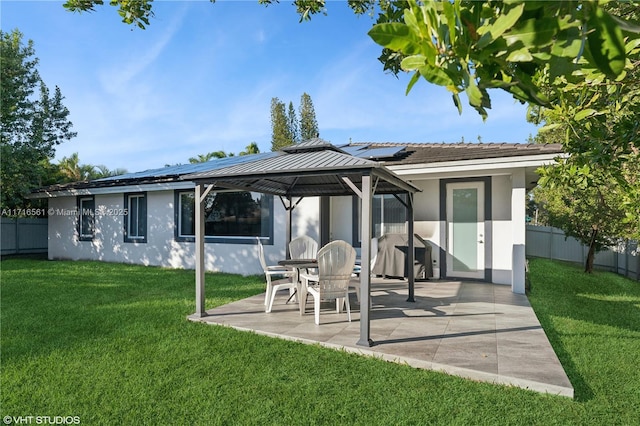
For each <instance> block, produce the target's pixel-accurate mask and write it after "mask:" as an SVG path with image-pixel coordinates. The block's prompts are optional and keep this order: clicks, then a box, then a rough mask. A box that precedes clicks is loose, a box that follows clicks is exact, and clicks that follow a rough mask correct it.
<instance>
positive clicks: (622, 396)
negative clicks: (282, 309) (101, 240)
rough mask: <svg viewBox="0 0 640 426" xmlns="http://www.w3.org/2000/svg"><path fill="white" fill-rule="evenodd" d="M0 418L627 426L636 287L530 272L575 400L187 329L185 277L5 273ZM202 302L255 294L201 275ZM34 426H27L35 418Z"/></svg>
mask: <svg viewBox="0 0 640 426" xmlns="http://www.w3.org/2000/svg"><path fill="white" fill-rule="evenodd" d="M0 266H1V268H2V270H1V274H2V275H1V284H0V289H1V294H0V302H1V303H0V309H1V312H0V321H1V332H2V335H1V338H2V340H1V350H2V353H1V370H0V373H1V383H0V391H1V395H0V398H1V400H0V416H1V417H2V418H4V417H5V416H14V417H17V416H51V417H53V416H63V417H64V416H78V417H79V418H80V420H81V424H83V425H94V424H97V425H114V424H123V425H140V424H148V425H183V424H184V425H197V424H199V425H210V424H229V425H235V424H240V425H245V424H255V425H264V424H283V425H290V424H305V425H306V424H329V425H337V424H363V425H374V424H375V425H391V424H393V425H400V424H414V425H426V424H444V425H452V424H453V425H476V424H479V425H483V424H486V425H497V424H500V425H503V424H513V425H532V424H539V425H553V424H557V425H567V424H579V425H585V424H594V425H603V424H620V425H631V424H638V420H639V419H640V373H639V371H640V284H638V283H637V282H633V281H630V280H627V279H624V278H621V277H618V276H615V275H613V274H608V273H596V274H594V275H592V276H587V275H585V274H583V273H582V272H580V270H579V269H578V268H574V267H571V266H566V265H564V264H559V263H553V262H549V261H543V260H535V261H532V262H531V274H530V280H531V283H532V289H533V290H532V294H531V297H530V299H531V302H532V304H533V306H534V307H535V309H536V312H537V313H538V316H539V318H540V320H541V322H542V324H543V326H544V327H545V330H546V331H547V334H548V335H549V338H550V340H551V342H552V344H553V345H554V347H555V348H556V352H557V353H558V355H559V357H560V359H561V361H562V363H563V365H564V366H565V368H566V370H567V372H568V375H569V378H570V379H571V381H572V383H573V385H574V387H575V390H576V398H575V400H570V399H568V398H564V397H557V396H550V395H543V394H538V393H535V392H530V391H526V390H522V389H519V388H510V387H505V386H495V385H490V384H485V383H476V382H471V381H467V380H464V379H460V378H457V377H451V376H447V375H444V374H441V373H436V372H431V371H423V370H415V369H412V368H410V367H407V366H403V365H397V364H393V363H387V362H384V361H381V360H377V359H372V358H366V357H360V356H357V355H354V354H349V353H344V352H339V351H333V350H330V349H325V348H321V347H319V346H308V345H303V344H299V343H294V342H288V341H283V340H278V339H272V338H268V337H264V336H259V335H256V334H252V333H245V332H239V331H235V330H233V329H229V328H223V327H217V326H210V325H205V324H200V323H192V322H189V321H187V320H186V316H187V315H188V314H191V313H193V312H194V310H195V308H194V273H193V271H183V270H169V269H161V268H154V267H142V266H132V265H120V264H105V263H99V262H67V261H45V260H33V259H8V260H3V261H2V262H1V264H0ZM207 286H208V288H211V289H212V290H211V291H209V294H210V295H211V296H213V297H210V298H208V299H207V307H208V308H210V307H213V306H216V305H220V304H224V303H227V302H229V301H231V300H236V299H240V298H244V297H247V296H249V295H253V294H256V293H260V292H262V291H263V283H262V277H248V278H247V277H244V278H243V277H239V276H234V275H225V274H209V275H207ZM34 421H35V420H34Z"/></svg>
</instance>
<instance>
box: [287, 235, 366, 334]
mask: <svg viewBox="0 0 640 426" xmlns="http://www.w3.org/2000/svg"><path fill="white" fill-rule="evenodd" d="M355 263H356V251H355V249H354V248H353V247H351V245H350V244H349V243H347V242H346V241H341V240H337V241H332V242H330V243H329V244H327V245H326V246H324V247H322V248H321V249H320V250H319V251H318V275H311V274H301V275H300V276H301V278H302V279H303V280H304V282H305V284H306V286H304V288H306V293H308V294H311V295H312V296H313V299H314V314H315V322H316V324H318V325H319V324H320V301H326V300H335V301H336V311H337V312H340V311H341V310H342V306H343V305H346V308H347V318H348V319H349V322H351V306H350V305H349V281H350V280H351V274H353V267H354V265H355ZM301 297H302V300H301V303H302V312H304V308H305V304H306V294H304V295H301Z"/></svg>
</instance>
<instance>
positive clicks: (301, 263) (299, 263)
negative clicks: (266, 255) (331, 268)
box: [278, 259, 318, 315]
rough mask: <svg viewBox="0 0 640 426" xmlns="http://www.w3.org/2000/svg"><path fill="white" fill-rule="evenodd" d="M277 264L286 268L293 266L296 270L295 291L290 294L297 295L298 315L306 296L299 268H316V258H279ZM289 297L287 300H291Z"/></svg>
mask: <svg viewBox="0 0 640 426" xmlns="http://www.w3.org/2000/svg"><path fill="white" fill-rule="evenodd" d="M278 265H280V266H284V267H287V268H293V270H294V271H295V272H296V275H295V280H296V292H295V293H294V294H292V295H291V297H294V296H295V295H297V297H298V309H299V310H300V315H303V314H304V312H303V306H304V299H303V298H306V297H307V291H306V288H303V286H302V282H300V270H301V269H313V268H317V267H318V260H317V259H285V260H280V261H278ZM291 297H290V298H289V300H291Z"/></svg>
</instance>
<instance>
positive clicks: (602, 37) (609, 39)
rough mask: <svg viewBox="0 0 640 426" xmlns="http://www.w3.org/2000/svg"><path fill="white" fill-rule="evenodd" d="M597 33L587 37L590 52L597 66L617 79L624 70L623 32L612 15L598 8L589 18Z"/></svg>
mask: <svg viewBox="0 0 640 426" xmlns="http://www.w3.org/2000/svg"><path fill="white" fill-rule="evenodd" d="M588 22H589V26H590V27H591V28H593V29H594V30H595V31H592V32H590V33H589V34H588V35H587V40H588V42H589V51H590V52H591V56H592V57H593V60H594V62H595V65H596V66H597V67H598V69H599V70H600V71H602V72H603V73H604V74H605V75H606V76H607V77H609V78H616V77H617V76H618V75H619V74H620V73H621V72H622V70H623V69H624V65H625V50H624V42H623V40H622V30H620V27H619V26H618V25H617V23H616V21H614V20H613V18H612V17H611V15H609V14H608V13H607V12H605V11H604V10H602V8H600V7H598V8H596V10H595V13H594V14H592V16H591V17H590V18H589V21H588Z"/></svg>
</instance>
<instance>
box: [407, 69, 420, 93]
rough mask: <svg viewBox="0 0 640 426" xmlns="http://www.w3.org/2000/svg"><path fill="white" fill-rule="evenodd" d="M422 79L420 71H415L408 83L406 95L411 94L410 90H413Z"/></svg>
mask: <svg viewBox="0 0 640 426" xmlns="http://www.w3.org/2000/svg"><path fill="white" fill-rule="evenodd" d="M419 79H420V73H419V72H417V71H416V72H414V73H413V75H412V76H411V80H409V84H407V90H406V92H405V93H404V94H405V96H406V95H408V94H409V92H410V91H411V89H413V86H414V85H415V84H416V83H417V82H418V80H419Z"/></svg>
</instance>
